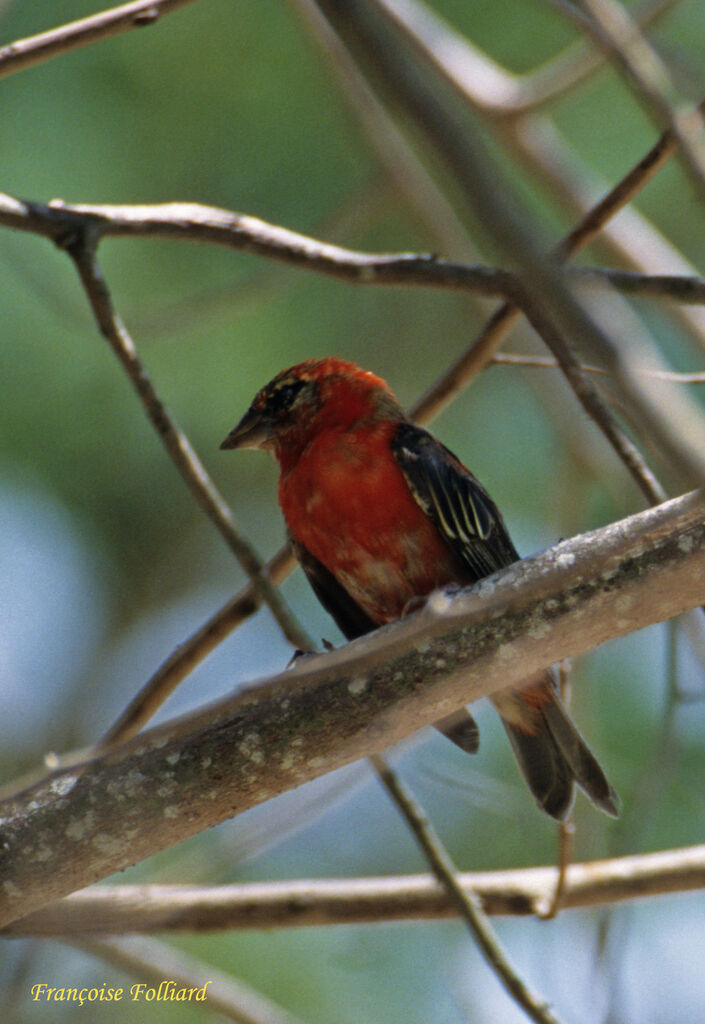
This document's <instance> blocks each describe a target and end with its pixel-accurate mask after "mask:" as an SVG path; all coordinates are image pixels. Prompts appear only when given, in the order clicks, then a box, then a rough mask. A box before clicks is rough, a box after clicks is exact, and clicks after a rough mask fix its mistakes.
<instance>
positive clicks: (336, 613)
mask: <svg viewBox="0 0 705 1024" xmlns="http://www.w3.org/2000/svg"><path fill="white" fill-rule="evenodd" d="M290 539H291V546H292V548H293V549H294V554H295V555H296V557H297V559H298V561H299V563H300V565H301V568H302V569H303V571H304V572H305V573H306V577H307V579H308V581H309V583H310V584H311V587H312V589H313V592H314V593H315V595H316V597H317V598H318V600H319V601H320V602H321V604H322V605H323V607H324V608H325V610H326V611H327V612H328V614H329V615H330V616H332V618H333V619H334V621H335V624H336V626H337V627H338V629H339V630H340V632H341V633H342V634H343V636H344V637H346V638H347V639H348V640H355V639H356V638H357V637H358V636H364V634H365V633H371V632H372V630H373V629H376V628H377V626H376V625H375V623H374V622H373V621H372V619H371V618H370V617H369V615H367V614H366V613H365V612H364V611H363V610H362V608H361V607H360V606H359V604H357V603H356V602H355V601H354V600H353V599H352V597H351V596H350V594H348V592H347V590H346V589H345V588H344V587H343V586H341V584H340V583H338V581H337V579H336V578H335V576H334V575H333V573H332V572H330V571H329V570H328V569H326V567H325V565H324V564H323V563H322V562H319V561H318V559H317V558H316V557H315V556H314V555H312V554H311V552H310V551H307V549H306V548H305V547H304V546H303V544H300V543H299V542H298V541H297V540H296V539H295V538H294V537H291V538H290Z"/></svg>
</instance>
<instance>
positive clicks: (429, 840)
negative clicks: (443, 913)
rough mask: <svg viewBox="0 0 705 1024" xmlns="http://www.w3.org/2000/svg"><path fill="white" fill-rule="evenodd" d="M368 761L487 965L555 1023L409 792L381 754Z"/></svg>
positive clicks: (533, 1012) (545, 1021) (540, 1016)
mask: <svg viewBox="0 0 705 1024" xmlns="http://www.w3.org/2000/svg"><path fill="white" fill-rule="evenodd" d="M371 761H372V765H373V767H374V768H375V771H376V772H377V776H378V777H379V779H380V781H381V782H382V784H383V786H384V787H385V789H386V790H387V792H388V793H389V795H390V796H391V798H392V800H393V801H394V803H395V804H396V805H397V807H398V808H399V810H400V811H401V813H402V816H403V817H404V819H405V821H406V823H407V825H408V826H409V830H410V831H411V833H412V835H413V837H414V839H415V840H416V842H417V843H418V845H419V846H420V847H421V850H422V851H423V854H424V856H425V858H426V860H427V861H428V862H429V864H430V866H431V869H432V871H433V873H434V875H435V876H436V878H437V879H438V881H439V882H440V883H441V885H442V886H443V888H444V889H445V891H446V893H447V895H448V898H449V900H450V901H451V903H452V904H453V906H454V907H455V909H456V910H457V911H458V913H459V914H460V916H461V918H462V919H463V920H464V921H465V923H466V924H467V925H468V927H469V929H470V932H471V934H472V935H473V936H474V938H475V941H476V942H477V945H478V947H479V948H480V951H481V953H482V955H483V956H484V958H485V960H486V962H487V964H488V966H489V967H490V968H491V970H492V971H494V973H495V974H496V976H497V978H498V980H499V982H500V983H501V984H502V985H503V986H504V988H505V989H506V991H507V993H508V994H509V996H510V997H511V998H512V999H513V1000H514V1001H515V1002H516V1003H517V1005H518V1006H521V1008H522V1009H523V1010H524V1011H525V1012H526V1013H527V1014H528V1016H529V1017H530V1018H531V1020H533V1021H535V1022H536V1024H558V1018H557V1017H555V1016H554V1015H553V1013H551V1010H550V1008H549V1006H548V1005H547V1004H546V1003H544V1002H543V1001H542V1000H541V999H540V998H539V996H538V995H537V994H536V993H535V992H533V991H532V990H531V989H530V988H529V987H528V986H527V984H526V982H525V981H524V980H523V979H522V978H521V977H520V975H519V974H518V973H517V971H516V970H515V968H514V965H513V964H512V963H511V961H510V960H509V958H508V957H507V954H506V953H505V951H504V949H503V948H502V946H501V945H500V942H499V940H498V938H497V936H496V935H495V932H494V929H493V928H492V925H491V924H490V922H489V920H488V919H487V915H486V914H485V912H484V910H483V909H482V904H481V902H480V898H479V896H478V895H477V893H475V892H473V891H472V889H467V888H466V887H465V886H463V884H462V883H461V881H460V879H459V877H458V871H457V868H456V867H455V864H454V863H453V861H452V860H451V858H450V855H449V854H448V852H447V851H446V849H445V848H444V846H443V844H442V843H441V841H440V838H439V836H438V835H437V833H436V830H435V829H434V828H433V826H432V825H431V823H430V821H429V820H428V819H427V818H426V815H425V814H424V812H423V811H422V810H421V808H420V807H419V806H418V805H417V803H416V800H415V799H414V797H413V794H412V793H411V792H410V791H409V790H408V789H407V787H406V786H405V785H404V783H403V782H402V781H401V779H400V778H399V777H398V775H397V774H396V773H395V772H393V771H391V770H390V768H389V765H388V764H387V762H386V761H385V760H384V758H383V757H381V756H380V755H378V754H376V755H374V756H373V757H372V758H371Z"/></svg>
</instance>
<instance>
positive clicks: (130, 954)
mask: <svg viewBox="0 0 705 1024" xmlns="http://www.w3.org/2000/svg"><path fill="white" fill-rule="evenodd" d="M67 944H69V945H71V946H74V947H75V948H77V949H80V950H82V951H83V952H85V953H90V954H91V955H92V956H96V957H99V958H100V959H101V960H103V961H105V963H109V964H112V965H113V966H114V967H118V968H119V969H120V970H123V971H128V972H129V973H130V974H133V975H135V976H136V977H138V978H144V979H146V981H147V982H148V983H151V984H152V985H154V986H157V987H158V986H159V985H163V984H164V982H165V981H168V982H174V987H175V988H190V989H191V988H193V989H201V990H203V992H204V997H205V998H204V999H203V1002H202V1004H200V1005H202V1007H203V1008H204V1009H206V1010H208V1011H209V1013H211V1014H213V1013H217V1014H219V1015H220V1016H222V1017H224V1018H225V1019H226V1020H234V1021H236V1022H237V1024H300V1019H299V1018H298V1017H293V1016H292V1015H291V1014H290V1013H288V1012H287V1011H286V1010H284V1009H282V1007H280V1006H277V1004H276V1003H273V1002H272V1001H271V1000H270V999H267V998H265V997H264V996H263V995H261V994H260V993H259V992H257V991H255V989H253V988H251V987H250V986H249V985H246V984H245V983H244V982H243V981H240V980H235V978H233V977H232V975H230V974H226V973H225V972H224V971H219V970H218V969H217V968H215V967H213V965H212V964H208V963H205V962H203V961H202V960H197V959H196V958H195V957H193V956H188V955H187V954H186V953H184V952H182V951H180V950H179V951H177V950H175V949H172V948H171V946H168V945H167V944H166V943H165V942H159V941H158V940H156V939H138V938H135V937H134V936H130V937H129V938H127V939H94V940H92V941H90V942H85V941H84V942H80V941H70V940H67ZM168 991H169V989H167V993H166V994H165V1001H166V1000H167V999H168V998H169V996H168ZM196 1005H199V1004H197V1003H195V1002H194V1001H189V1007H191V1006H196Z"/></svg>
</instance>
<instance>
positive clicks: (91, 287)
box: [61, 223, 312, 650]
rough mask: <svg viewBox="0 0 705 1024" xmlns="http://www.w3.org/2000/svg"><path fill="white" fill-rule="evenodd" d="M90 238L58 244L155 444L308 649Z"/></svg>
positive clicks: (284, 626)
mask: <svg viewBox="0 0 705 1024" xmlns="http://www.w3.org/2000/svg"><path fill="white" fill-rule="evenodd" d="M96 241H97V239H96V237H95V234H94V232H93V231H92V228H91V224H90V223H89V224H88V226H87V227H86V228H85V230H81V229H80V228H79V226H78V225H75V230H74V231H73V232H70V233H68V234H66V235H64V237H63V238H62V240H61V244H62V246H63V247H64V248H65V249H66V250H67V251H68V252H69V254H70V256H71V257H72V259H73V261H74V263H75V265H76V269H77V271H78V274H79V277H80V279H81V283H82V284H83V287H84V289H85V292H86V296H87V298H88V301H89V303H90V306H91V308H92V310H93V313H94V316H95V319H96V322H97V324H98V327H99V328H100V331H101V333H102V334H103V336H104V337H105V338H106V340H107V341H108V342H109V344H110V347H111V348H112V350H113V352H114V353H115V355H116V356H117V357H118V359H119V360H120V363H121V365H122V367H123V369H124V370H125V372H126V374H127V376H128V378H129V379H130V381H131V383H132V385H133V386H134V388H135V391H136V392H137V395H138V397H139V398H140V401H141V402H142V405H143V406H144V409H145V411H146V413H147V415H148V416H149V419H150V421H151V423H152V425H153V426H154V428H155V430H156V432H157V435H158V436H159V439H160V440H161V442H162V444H163V445H164V447H165V448H166V450H167V452H168V454H169V455H170V457H171V459H172V460H173V462H174V463H175V464H176V466H177V468H178V470H179V472H180V473H181V475H182V477H183V478H184V480H185V481H186V483H187V485H188V487H189V489H190V490H191V493H192V494H193V496H194V497H195V498H196V501H197V502H198V504H199V505H200V507H201V508H202V509H203V511H204V512H205V513H206V515H207V516H208V517H209V519H210V520H211V522H213V523H214V525H215V526H216V527H217V528H218V530H219V532H220V534H221V535H222V537H223V538H224V539H225V541H226V543H227V544H228V546H229V547H230V549H231V551H232V552H233V554H234V555H235V557H236V558H237V560H238V561H239V563H240V565H241V566H242V568H243V569H244V570H245V572H246V573H247V574H248V576H249V577H250V580H251V581H252V585H253V587H254V588H255V590H256V591H257V593H258V595H259V596H260V597H261V598H262V600H263V601H265V602H266V603H267V605H268V606H269V608H270V610H271V612H272V615H273V616H274V618H275V619H276V621H277V623H278V624H279V626H280V628H281V630H282V632H283V633H284V636H285V637H286V638H287V639H288V640H289V641H290V642H291V643H292V644H293V646H294V647H298V648H301V649H303V650H311V649H312V644H311V641H310V639H309V638H308V636H307V635H306V632H305V631H304V630H303V628H302V627H301V626H300V625H299V623H298V622H297V621H296V618H295V616H294V615H293V613H292V612H291V611H290V609H289V608H288V607H287V606H286V603H285V601H284V599H283V597H282V596H281V594H280V593H279V591H278V590H277V589H276V587H275V586H273V584H272V582H271V580H270V579H269V577H268V576H267V575H266V573H265V572H264V571H263V566H262V562H261V561H260V559H259V556H258V555H257V553H256V551H255V550H254V548H253V547H252V545H251V544H250V542H249V541H248V540H247V539H246V537H245V536H244V534H243V533H242V531H241V530H240V529H239V528H238V527H237V525H236V523H235V520H234V519H233V516H232V513H231V511H230V509H229V508H228V505H227V503H226V502H225V501H224V500H223V498H222V497H221V495H220V493H219V492H218V490H217V488H216V487H215V485H214V484H213V482H212V480H211V479H210V477H209V476H208V473H207V472H206V469H205V467H204V466H203V464H202V463H201V461H200V459H199V458H198V456H197V454H196V452H195V451H194V450H193V448H192V447H191V443H190V441H189V440H188V438H187V437H186V435H185V434H184V433H183V431H182V430H181V429H180V428H179V427H178V426H177V424H176V422H175V421H174V419H173V417H172V416H171V415H170V413H169V412H168V410H167V408H166V406H165V405H164V403H163V402H162V401H161V399H160V398H159V396H158V395H157V392H156V389H155V387H154V385H153V384H152V381H151V380H150V378H149V376H148V374H147V371H146V370H145V368H144V366H143V365H142V363H141V362H140V359H139V357H138V355H137V349H136V347H135V344H134V342H133V340H132V338H131V337H130V335H129V333H128V331H127V328H126V327H125V325H124V324H123V322H122V320H121V319H120V317H119V316H118V314H117V312H116V310H115V308H114V306H113V303H112V299H111V296H110V292H109V290H108V286H107V284H106V282H105V279H104V278H103V275H102V273H101V270H100V267H99V265H98V261H97V259H96V255H95V244H96Z"/></svg>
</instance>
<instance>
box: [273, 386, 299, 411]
mask: <svg viewBox="0 0 705 1024" xmlns="http://www.w3.org/2000/svg"><path fill="white" fill-rule="evenodd" d="M304 386H305V381H303V380H292V381H288V382H286V383H282V384H280V385H279V387H278V388H277V389H276V391H274V392H273V394H272V396H271V398H270V402H271V405H272V407H273V409H274V411H275V412H278V413H283V412H288V410H289V409H291V408H292V407H293V405H294V403H295V402H296V399H297V397H298V396H299V395H300V393H301V390H302V388H303V387H304Z"/></svg>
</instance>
